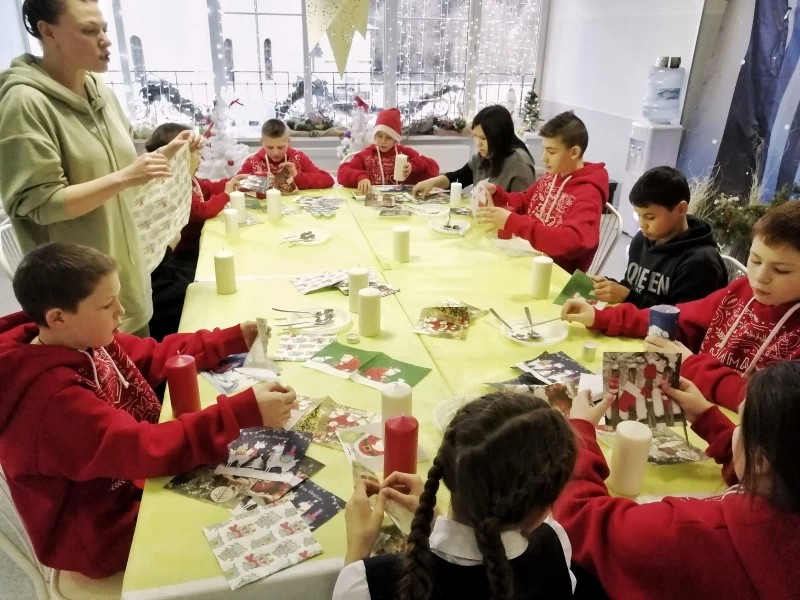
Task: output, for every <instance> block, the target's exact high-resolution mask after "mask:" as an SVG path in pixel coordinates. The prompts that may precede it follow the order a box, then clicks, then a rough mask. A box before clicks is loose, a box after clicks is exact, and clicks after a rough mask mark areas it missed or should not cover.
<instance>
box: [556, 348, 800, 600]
mask: <svg viewBox="0 0 800 600" xmlns="http://www.w3.org/2000/svg"><path fill="white" fill-rule="evenodd" d="M798 387H800V362H798V361H791V362H782V363H778V364H775V365H772V366H770V367H768V368H766V369H764V370H763V371H760V372H759V373H758V374H756V375H755V376H754V377H753V378H752V379H751V380H750V382H749V384H748V390H747V405H746V407H745V410H744V412H743V414H742V419H741V425H740V426H739V427H736V426H734V424H733V423H732V422H731V421H730V420H729V419H728V418H727V417H725V416H724V415H723V414H722V412H721V411H720V410H719V408H718V407H716V406H714V405H712V404H710V403H709V402H708V401H707V400H706V399H705V398H704V397H703V396H702V394H700V392H699V391H698V390H697V388H696V387H695V386H694V385H692V384H691V383H690V382H689V381H687V380H686V379H685V378H681V384H680V389H679V390H672V389H667V390H666V391H667V392H668V393H669V394H670V395H671V396H672V397H673V398H675V400H676V401H677V402H678V403H679V404H680V405H681V407H682V408H683V411H684V413H685V414H686V417H687V419H688V420H689V421H690V422H691V423H692V429H693V430H694V431H695V432H696V433H697V434H698V435H699V436H701V437H702V438H703V439H705V440H706V441H707V442H708V443H709V446H708V450H706V452H707V454H708V455H709V456H710V457H711V458H713V459H714V460H715V461H716V462H717V463H719V464H721V465H723V470H722V473H723V477H724V479H725V483H727V484H728V485H734V484H740V485H736V486H735V487H732V488H730V489H729V490H727V491H726V492H724V493H722V494H721V495H719V496H715V497H712V498H705V499H698V498H681V497H674V498H673V497H669V496H667V497H665V498H664V499H662V500H661V501H659V502H651V503H648V504H637V503H636V502H635V501H634V500H630V499H628V498H612V497H611V496H610V495H609V493H608V489H607V488H606V486H605V483H604V480H605V479H606V477H608V474H609V470H608V465H607V463H606V460H605V457H604V456H603V452H602V451H601V450H600V447H599V446H598V444H597V440H596V435H595V425H596V424H597V422H598V421H599V420H600V417H601V416H602V415H603V413H604V412H605V410H606V409H607V408H608V406H609V401H610V400H611V399H612V398H611V397H610V396H607V397H606V399H605V400H604V401H603V402H600V403H599V404H597V405H596V406H591V405H590V404H589V395H588V393H581V394H579V395H578V397H577V398H575V400H574V402H573V404H572V410H571V413H570V417H571V419H570V423H571V424H572V428H573V429H574V430H575V433H576V434H577V435H578V437H579V438H580V439H579V442H578V448H579V451H578V460H577V462H576V464H575V469H574V471H573V473H572V479H571V480H570V482H569V483H567V486H566V488H564V491H563V492H562V493H561V495H560V496H559V498H558V500H556V502H555V505H554V507H553V516H554V517H555V519H556V520H557V521H558V522H559V523H561V525H562V526H563V527H564V529H565V530H566V532H567V534H568V535H569V539H570V542H572V560H573V562H574V563H575V564H576V565H578V566H579V567H582V568H583V569H585V570H586V571H588V572H589V574H591V575H593V576H595V577H597V579H599V581H600V583H601V584H602V586H603V588H604V590H605V592H606V594H608V597H611V598H624V599H625V600H659V599H664V600H674V599H676V598H681V599H686V600H691V599H698V600H699V599H702V598H725V599H726V600H753V599H763V600H793V599H795V598H797V593H798V590H800V558H799V557H800V472H799V471H798V470H797V464H798V461H799V460H800V451H799V449H800V447H798V445H797V431H798V429H800V404H798V402H797V389H798ZM662 468H663V467H662ZM580 590H581V581H580V580H579V582H578V587H577V592H580ZM577 595H580V594H579V593H577ZM582 597H590V596H588V595H587V596H582ZM593 597H594V596H593ZM597 597H602V596H597Z"/></svg>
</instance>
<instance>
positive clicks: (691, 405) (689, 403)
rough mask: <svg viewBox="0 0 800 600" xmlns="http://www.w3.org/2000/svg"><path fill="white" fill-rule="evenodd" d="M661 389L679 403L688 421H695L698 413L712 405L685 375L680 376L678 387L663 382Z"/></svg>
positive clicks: (698, 416)
mask: <svg viewBox="0 0 800 600" xmlns="http://www.w3.org/2000/svg"><path fill="white" fill-rule="evenodd" d="M661 391H662V392H663V393H664V394H666V395H667V396H669V397H670V398H672V399H673V400H675V402H677V403H678V404H679V405H680V407H681V408H682V409H683V414H684V415H686V419H687V420H688V421H689V423H694V422H695V421H697V419H699V418H700V415H702V414H703V413H704V412H706V411H707V410H708V409H709V408H712V407H713V406H714V405H713V404H712V403H711V402H709V401H708V400H706V397H705V396H703V394H702V392H700V390H698V389H697V386H696V385H695V384H693V383H692V382H691V381H689V380H688V379H686V377H681V379H680V383H679V384H678V389H675V388H673V387H672V386H670V385H669V383H666V382H665V383H664V384H663V385H662V387H661Z"/></svg>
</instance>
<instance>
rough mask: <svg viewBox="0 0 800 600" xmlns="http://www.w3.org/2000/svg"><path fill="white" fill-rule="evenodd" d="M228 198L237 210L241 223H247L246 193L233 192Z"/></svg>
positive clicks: (232, 206)
mask: <svg viewBox="0 0 800 600" xmlns="http://www.w3.org/2000/svg"><path fill="white" fill-rule="evenodd" d="M228 198H230V201H231V208H235V209H236V211H237V214H236V216H237V217H238V218H239V223H245V222H246V221H247V206H246V205H245V201H244V192H231V193H230V194H229V195H228Z"/></svg>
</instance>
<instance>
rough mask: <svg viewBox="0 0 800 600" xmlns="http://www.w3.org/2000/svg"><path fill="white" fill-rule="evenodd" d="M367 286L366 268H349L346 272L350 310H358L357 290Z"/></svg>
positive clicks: (355, 311)
mask: <svg viewBox="0 0 800 600" xmlns="http://www.w3.org/2000/svg"><path fill="white" fill-rule="evenodd" d="M365 287H369V271H367V269H350V270H349V271H348V272H347V290H348V291H347V293H348V294H349V300H350V312H354V313H357V312H358V292H360V291H361V290H363V289H364V288H365Z"/></svg>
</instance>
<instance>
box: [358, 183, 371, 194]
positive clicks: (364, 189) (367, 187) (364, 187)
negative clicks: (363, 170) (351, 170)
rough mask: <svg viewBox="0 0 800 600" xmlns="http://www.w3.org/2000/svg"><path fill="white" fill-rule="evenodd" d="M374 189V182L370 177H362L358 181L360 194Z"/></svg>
mask: <svg viewBox="0 0 800 600" xmlns="http://www.w3.org/2000/svg"><path fill="white" fill-rule="evenodd" d="M371 189H372V184H371V183H370V181H369V179H362V180H361V181H359V182H358V187H357V188H356V191H357V192H358V193H359V194H369V191H370V190H371Z"/></svg>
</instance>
